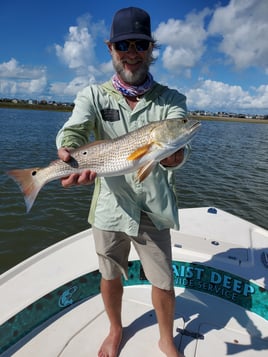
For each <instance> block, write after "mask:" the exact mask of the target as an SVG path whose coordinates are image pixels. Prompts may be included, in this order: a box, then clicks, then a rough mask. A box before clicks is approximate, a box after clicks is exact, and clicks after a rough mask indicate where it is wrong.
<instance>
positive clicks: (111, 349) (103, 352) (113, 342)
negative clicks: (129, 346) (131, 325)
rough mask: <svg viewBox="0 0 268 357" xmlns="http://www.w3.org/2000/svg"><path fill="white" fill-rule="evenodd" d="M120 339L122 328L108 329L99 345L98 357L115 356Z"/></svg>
mask: <svg viewBox="0 0 268 357" xmlns="http://www.w3.org/2000/svg"><path fill="white" fill-rule="evenodd" d="M121 340H122V329H119V330H118V331H110V333H109V335H108V336H107V337H106V339H105V340H104V341H103V343H102V345H101V348H100V350H99V352H98V357H117V356H118V350H119V346H120V342H121Z"/></svg>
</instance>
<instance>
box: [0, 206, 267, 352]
mask: <svg viewBox="0 0 268 357" xmlns="http://www.w3.org/2000/svg"><path fill="white" fill-rule="evenodd" d="M179 216H180V224H181V228H180V231H175V230H171V236H172V252H173V272H174V286H175V294H176V311H175V316H174V339H175V343H176V346H177V347H178V349H179V350H180V351H181V352H182V353H184V355H185V356H186V357H194V356H195V357H205V356H206V357H207V356H209V357H212V356H213V357H214V356H215V355H217V357H221V356H234V357H236V356H239V357H264V356H267V353H268V290H267V286H268V231H267V230H266V229H264V228H262V227H259V226H257V225H254V224H252V223H250V222H248V221H246V220H244V219H241V218H239V217H237V216H235V215H232V214H230V213H228V212H225V211H223V210H221V209H218V208H214V207H198V208H184V209H180V210H179ZM99 285H100V274H99V271H98V261H97V256H96V254H95V249H94V242H93V239H92V232H91V229H87V230H85V231H82V232H79V233H78V234H75V235H73V236H71V237H69V238H66V239H64V240H62V241H60V242H58V243H57V244H55V245H52V246H50V247H48V248H46V249H45V250H43V251H41V252H39V253H38V254H36V255H34V256H32V257H30V258H28V259H26V260H25V261H23V262H22V263H20V264H18V265H17V266H15V267H13V268H11V269H10V270H9V271H7V272H5V273H3V274H2V275H1V276H0V309H1V313H0V325H1V327H0V356H1V357H7V356H15V357H29V356H36V357H73V356H76V357H85V356H89V357H94V356H97V351H98V349H99V346H100V345H101V343H102V341H103V339H104V338H105V337H106V335H107V332H108V327H109V326H108V320H107V317H106V314H105V311H104V307H103V303H102V299H101V295H100V289H99ZM123 324H124V333H123V340H122V343H121V345H120V351H119V356H120V357H132V356H133V357H134V356H135V357H136V356H142V357H143V356H150V357H151V356H154V357H158V356H159V357H161V356H163V354H162V353H161V352H160V350H159V349H158V338H159V335H158V325H157V321H156V316H155V312H154V309H153V307H152V304H151V288H150V284H149V282H148V281H147V280H146V277H145V276H144V273H143V270H142V267H141V265H140V261H139V258H138V256H137V254H136V252H135V250H131V253H130V258H129V279H128V280H124V296H123Z"/></svg>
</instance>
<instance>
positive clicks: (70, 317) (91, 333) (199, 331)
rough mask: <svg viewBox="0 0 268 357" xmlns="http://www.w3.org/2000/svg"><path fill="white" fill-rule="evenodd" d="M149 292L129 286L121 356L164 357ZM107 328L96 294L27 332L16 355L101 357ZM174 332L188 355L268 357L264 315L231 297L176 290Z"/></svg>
mask: <svg viewBox="0 0 268 357" xmlns="http://www.w3.org/2000/svg"><path fill="white" fill-rule="evenodd" d="M150 294H151V288H150V286H140V287H127V288H126V289H125V293H124V301H123V323H124V336H123V340H122V343H121V347H120V357H136V356H154V357H158V356H159V357H161V356H163V354H162V353H161V352H160V351H159V349H158V337H159V334H158V327H157V322H156V316H155V312H154V309H153V308H152V305H151V297H150ZM108 326H109V324H108V320H107V317H106V314H105V312H104V309H103V303H102V300H101V297H100V295H97V296H95V297H94V298H92V299H90V300H88V301H84V302H83V303H81V304H79V305H77V306H76V307H75V308H73V307H72V308H71V309H70V310H69V312H68V313H65V314H64V315H62V317H61V318H60V319H56V320H55V321H54V322H53V323H51V324H48V326H45V325H44V326H43V327H42V329H41V328H39V329H38V330H37V331H33V333H32V334H31V335H30V336H27V340H28V343H26V344H24V345H23V346H22V347H21V348H20V349H19V350H17V351H13V354H12V356H14V357H29V356H38V357H48V356H49V357H73V356H76V357H86V356H90V357H91V356H92V357H93V356H97V352H98V349H99V347H100V345H101V343H102V341H103V340H104V338H105V337H106V334H107V331H108ZM174 336H175V343H176V346H177V347H178V349H179V350H180V351H181V352H183V353H184V354H185V356H186V357H207V356H212V355H213V356H214V353H212V351H217V356H229V355H235V356H239V357H252V356H254V357H264V356H267V353H268V326H267V322H266V321H265V320H263V319H262V318H261V317H259V316H258V315H256V314H253V313H251V312H248V311H245V310H244V309H242V308H239V307H237V306H235V305H234V304H231V303H229V302H227V301H226V302H225V301H222V300H221V301H220V302H219V298H217V297H212V296H208V295H207V294H203V293H200V292H193V291H190V290H184V289H181V288H176V313H175V323H174ZM32 337H34V338H32ZM31 338H32V339H31ZM51 341H53V343H51ZM25 342H26V341H23V343H25ZM41 346H43V348H41V349H40V347H41ZM37 351H38V352H37ZM10 353H11V351H9V354H10Z"/></svg>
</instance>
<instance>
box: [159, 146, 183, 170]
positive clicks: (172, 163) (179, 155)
mask: <svg viewBox="0 0 268 357" xmlns="http://www.w3.org/2000/svg"><path fill="white" fill-rule="evenodd" d="M183 158H184V149H180V150H178V151H176V152H175V153H174V154H172V155H171V156H169V157H167V158H165V159H163V160H161V161H160V164H161V165H163V166H165V167H176V166H179V165H180V164H181V163H182V161H183Z"/></svg>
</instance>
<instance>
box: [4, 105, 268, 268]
mask: <svg viewBox="0 0 268 357" xmlns="http://www.w3.org/2000/svg"><path fill="white" fill-rule="evenodd" d="M69 115H70V113H62V112H49V111H30V110H29V111H28V110H15V109H14V110H13V109H0V128H1V129H0V130H1V135H0V148H1V154H0V155H1V156H0V160H1V167H0V200H1V205H0V273H2V272H4V271H5V270H7V269H8V268H10V267H12V266H14V265H15V264H17V263H18V262H20V261H22V260H23V259H25V258H26V257H29V256H31V255H32V254H34V253H37V252H38V251H40V250H42V249H44V248H46V247H47V246H49V245H51V244H53V243H55V242H57V241H59V240H62V239H64V238H66V237H67V236H69V235H71V234H74V233H76V232H78V231H80V230H83V229H86V228H88V223H87V215H88V209H89V205H90V197H91V192H92V187H89V186H85V187H73V188H70V189H63V188H62V187H61V186H60V183H59V182H52V183H49V184H48V185H47V186H45V187H44V188H43V189H42V190H41V192H40V193H39V195H38V198H37V200H36V202H35V204H34V206H33V208H32V210H31V212H30V213H29V214H25V205H24V201H23V197H22V194H21V193H20V191H19V189H18V187H17V185H16V184H15V183H14V182H13V181H12V180H11V179H10V178H8V177H7V176H6V175H5V171H6V170H8V169H12V168H26V167H32V166H46V165H47V164H48V163H49V162H50V161H52V160H54V159H55V158H56V147H55V136H56V133H57V132H58V130H59V128H60V127H61V126H62V124H63V123H64V122H65V121H66V120H67V118H68V116H69ZM267 138H268V125H266V124H249V123H229V122H202V129H201V131H200V132H199V134H198V136H197V137H196V138H195V139H194V141H193V143H192V147H193V152H192V155H191V158H190V160H189V161H188V162H187V163H186V164H185V166H184V167H183V168H182V169H181V170H179V171H178V174H177V190H178V194H179V200H180V207H182V208H186V207H196V206H199V207H201V206H216V207H218V208H221V209H224V210H226V211H228V212H230V213H233V214H236V215H238V216H239V217H241V218H244V219H247V220H249V221H251V222H252V223H255V224H257V225H260V226H263V227H264V228H266V229H268V214H267V207H268V193H267V178H268V162H267V152H268V140H267ZM75 259H79V257H74V260H75Z"/></svg>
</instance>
